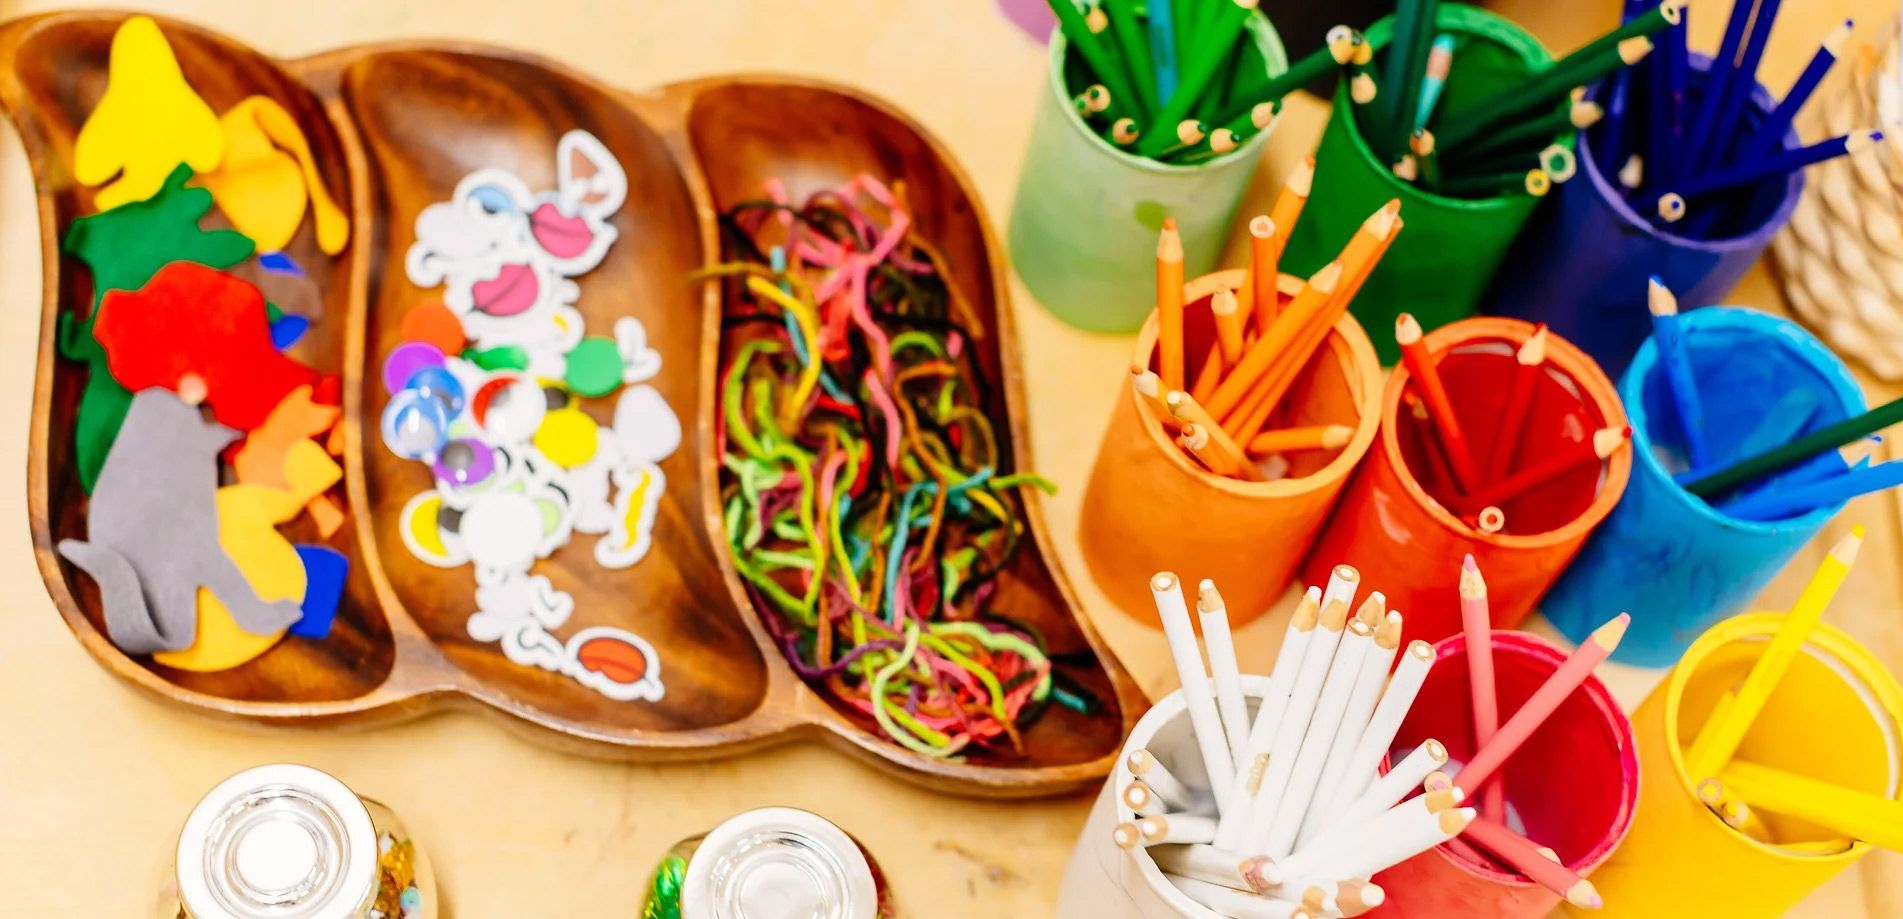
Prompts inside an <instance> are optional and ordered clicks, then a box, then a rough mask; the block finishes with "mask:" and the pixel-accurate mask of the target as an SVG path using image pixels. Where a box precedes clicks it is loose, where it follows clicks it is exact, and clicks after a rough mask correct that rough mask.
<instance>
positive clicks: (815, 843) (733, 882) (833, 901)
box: [681, 807, 879, 919]
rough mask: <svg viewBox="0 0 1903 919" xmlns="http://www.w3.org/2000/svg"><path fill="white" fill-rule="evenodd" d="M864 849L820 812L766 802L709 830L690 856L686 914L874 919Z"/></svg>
mask: <svg viewBox="0 0 1903 919" xmlns="http://www.w3.org/2000/svg"><path fill="white" fill-rule="evenodd" d="M878 896H879V895H878V889H877V887H876V886H875V885H874V884H873V880H872V867H871V866H870V865H868V864H867V863H866V856H865V853H864V852H862V851H860V849H859V845H858V843H855V842H853V840H852V837H850V836H847V835H846V833H845V831H843V830H841V829H840V828H839V827H836V826H834V825H833V824H832V823H831V822H830V821H828V820H826V818H824V817H821V816H819V815H817V814H812V813H808V812H806V811H803V810H796V809H794V808H790V807H766V808H761V809H759V810H753V811H748V812H746V813H744V814H740V815H739V816H736V817H734V818H732V819H730V820H728V821H727V822H725V823H722V824H721V825H720V826H718V827H715V828H714V831H713V832H711V833H708V834H707V838H706V839H704V840H702V841H701V844H700V847H699V848H698V849H696V850H695V851H694V855H693V858H692V859H690V860H689V861H688V863H687V877H686V880H685V882H684V883H683V884H682V890H681V906H682V914H683V915H684V916H685V917H686V919H872V917H873V916H874V915H876V913H877V910H878Z"/></svg>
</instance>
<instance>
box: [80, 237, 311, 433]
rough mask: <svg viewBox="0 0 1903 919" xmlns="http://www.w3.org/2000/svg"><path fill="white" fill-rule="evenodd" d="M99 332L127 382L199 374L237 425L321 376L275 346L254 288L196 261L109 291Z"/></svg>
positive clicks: (144, 384) (152, 382)
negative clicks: (137, 285) (143, 282)
mask: <svg viewBox="0 0 1903 919" xmlns="http://www.w3.org/2000/svg"><path fill="white" fill-rule="evenodd" d="M94 334H95V335H96V336H97V337H98V338H99V343H100V345H101V346H103V347H104V348H105V351H106V366H107V367H108V368H109V369H110V370H111V371H112V375H113V377H114V378H115V379H117V380H118V381H119V382H120V383H121V384H122V385H124V386H125V387H126V388H127V389H130V390H132V391H133V392H138V391H139V390H141V389H147V388H150V387H153V386H163V387H165V388H166V389H170V390H172V391H174V392H179V391H180V385H181V383H183V382H184V381H186V380H187V379H189V378H191V377H197V378H198V379H199V380H202V381H203V382H204V392H205V402H206V403H207V404H208V405H210V406H211V410H212V415H213V416H215V417H216V418H217V419H218V422H219V423H220V424H223V425H225V426H227V427H230V428H234V429H236V430H240V431H249V430H252V429H254V428H256V427H258V426H259V425H261V424H263V423H264V420H265V418H267V417H269V416H270V414H271V409H273V408H275V407H276V406H277V404H278V403H279V402H281V401H283V400H284V396H285V395H286V394H288V393H289V392H290V391H291V390H294V389H296V388H298V387H299V386H317V385H318V384H319V383H320V379H319V375H318V373H317V371H315V370H313V369H311V368H309V367H306V366H304V365H303V364H300V363H298V362H297V361H295V360H293V359H291V358H289V357H285V356H284V355H283V354H282V353H280V352H279V351H278V350H277V348H275V347H273V346H272V344H271V324H270V319H269V317H268V316H267V315H266V313H265V308H264V295H263V294H260V293H259V292H258V289H257V288H256V287H253V286H251V285H250V284H249V283H246V282H245V281H243V280H240V279H238V278H234V277H232V276H231V275H228V274H225V273H224V272H222V271H218V270H216V269H213V268H207V267H205V266H204V265H198V264H194V263H192V262H173V263H172V264H170V265H167V266H165V267H164V268H161V269H159V271H158V273H157V274H154V275H153V276H152V279H151V280H150V281H148V282H146V285H145V287H143V288H141V289H139V290H137V291H123V290H115V291H111V292H109V293H107V294H106V298H105V300H104V301H103V302H101V303H100V306H99V321H98V324H97V325H96V326H95V327H94Z"/></svg>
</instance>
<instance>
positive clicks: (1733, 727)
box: [1685, 526, 1863, 779]
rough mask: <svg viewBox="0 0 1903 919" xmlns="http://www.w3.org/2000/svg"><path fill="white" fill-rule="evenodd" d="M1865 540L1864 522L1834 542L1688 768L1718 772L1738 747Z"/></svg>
mask: <svg viewBox="0 0 1903 919" xmlns="http://www.w3.org/2000/svg"><path fill="white" fill-rule="evenodd" d="M1862 545H1863V527H1861V526H1859V527H1854V528H1852V529H1851V531H1850V535H1848V536H1845V537H1844V538H1843V539H1842V540H1839V541H1838V543H1837V544H1836V545H1835V546H1833V547H1831V550H1830V554H1829V555H1828V556H1826V557H1825V559H1824V563H1823V564H1822V565H1820V566H1818V569H1817V573H1816V574H1815V575H1813V576H1812V577H1811V580H1810V583H1809V584H1807V585H1805V587H1804V592H1803V593H1802V594H1799V595H1798V598H1797V602H1796V603H1793V604H1792V605H1791V612H1790V614H1789V615H1788V616H1786V617H1785V618H1784V622H1783V623H1782V624H1780V625H1779V626H1778V630H1777V634H1776V635H1774V636H1772V638H1771V643H1770V644H1769V645H1767V646H1766V647H1765V649H1764V653H1763V654H1762V655H1760V656H1759V657H1758V659H1757V661H1756V662H1755V663H1753V664H1752V665H1751V671H1750V672H1749V673H1747V674H1746V675H1745V678H1744V682H1742V683H1740V684H1739V686H1738V689H1737V697H1736V700H1735V701H1734V702H1733V703H1732V704H1730V705H1729V706H1727V708H1726V710H1725V712H1724V713H1723V715H1724V717H1722V718H1713V719H1708V720H1706V722H1705V724H1704V726H1703V727H1702V728H1700V729H1699V731H1698V735H1697V736H1696V737H1695V738H1693V740H1692V743H1691V746H1690V747H1689V748H1688V749H1687V750H1686V752H1685V770H1686V772H1688V773H1689V774H1690V775H1691V776H1692V777H1693V778H1694V779H1699V778H1704V777H1705V776H1709V775H1716V774H1717V773H1718V770H1719V768H1721V767H1722V766H1723V765H1724V764H1725V763H1726V762H1728V761H1730V759H1731V757H1732V755H1733V754H1734V753H1736V752H1737V750H1738V744H1739V743H1740V742H1742V741H1743V740H1744V735H1745V732H1746V731H1747V730H1749V729H1750V727H1751V723H1752V722H1753V721H1755V720H1756V719H1757V717H1758V713H1759V712H1760V711H1762V710H1763V709H1764V703H1765V702H1766V701H1768V700H1769V699H1770V698H1771V693H1772V692H1773V691H1775V690H1776V689H1777V684H1778V682H1779V681H1780V680H1782V679H1783V678H1784V674H1785V672H1786V671H1788V670H1789V669H1790V666H1791V662H1792V661H1794V660H1796V658H1797V655H1798V652H1799V651H1800V649H1802V647H1803V645H1804V639H1805V638H1807V637H1809V636H1810V633H1811V631H1812V630H1813V629H1814V628H1816V626H1817V623H1818V621H1819V620H1820V619H1821V618H1822V617H1823V614H1824V609H1825V607H1827V606H1829V605H1830V600H1831V598H1832V597H1834V596H1836V595H1837V589H1838V588H1839V587H1841V586H1843V582H1844V577H1845V576H1846V575H1848V574H1849V573H1850V566H1851V565H1852V564H1854V563H1855V562H1856V560H1857V550H1858V549H1859V548H1860V547H1862Z"/></svg>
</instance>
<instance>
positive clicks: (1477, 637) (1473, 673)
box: [1460, 553, 1506, 819]
mask: <svg viewBox="0 0 1903 919" xmlns="http://www.w3.org/2000/svg"><path fill="white" fill-rule="evenodd" d="M1460 627H1461V632H1462V633H1463V634H1464V635H1466V636H1467V682H1468V685H1469V686H1470V687H1471V689H1472V692H1473V715H1474V749H1476V750H1478V749H1481V748H1483V747H1485V746H1486V745H1487V744H1488V742H1490V741H1492V740H1493V735H1494V734H1495V733H1497V732H1498V731H1499V730H1500V703H1499V700H1498V699H1497V698H1496V697H1495V695H1494V682H1493V614H1492V612H1491V611H1490V610H1489V609H1488V605H1487V581H1486V579H1485V578H1483V577H1481V576H1480V566H1479V565H1477V564H1474V557H1473V555H1472V554H1471V553H1469V554H1468V555H1467V557H1466V558H1465V559H1462V560H1461V563H1460ZM1480 812H1481V813H1483V814H1486V815H1488V816H1490V817H1494V818H1496V819H1498V818H1500V817H1502V816H1504V815H1505V814H1506V783H1505V782H1494V783H1492V784H1489V785H1488V786H1487V787H1486V789H1485V790H1484V792H1483V793H1482V795H1481V798H1480Z"/></svg>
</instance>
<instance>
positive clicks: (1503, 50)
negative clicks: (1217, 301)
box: [1282, 3, 1572, 364]
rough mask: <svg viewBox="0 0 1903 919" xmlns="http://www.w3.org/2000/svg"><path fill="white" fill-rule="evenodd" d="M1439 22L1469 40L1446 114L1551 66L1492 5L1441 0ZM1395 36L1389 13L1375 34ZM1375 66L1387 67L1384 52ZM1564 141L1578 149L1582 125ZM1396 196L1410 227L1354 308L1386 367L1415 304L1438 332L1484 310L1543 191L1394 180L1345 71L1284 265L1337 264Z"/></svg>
mask: <svg viewBox="0 0 1903 919" xmlns="http://www.w3.org/2000/svg"><path fill="white" fill-rule="evenodd" d="M1435 24H1436V26H1437V31H1439V32H1450V33H1454V34H1456V35H1459V36H1462V37H1463V38H1464V40H1463V41H1462V42H1461V45H1460V49H1459V51H1458V52H1457V53H1456V54H1455V55H1454V61H1453V69H1452V71H1451V72H1450V73H1449V74H1448V77H1447V86H1446V88H1445V89H1444V90H1443V91H1442V93H1441V98H1440V104H1439V107H1438V109H1437V111H1439V112H1459V111H1462V110H1463V109H1465V108H1467V107H1469V106H1471V105H1473V104H1474V103H1475V102H1477V101H1479V100H1481V99H1483V98H1485V97H1486V96H1488V95H1491V94H1492V93H1494V92H1495V91H1497V90H1498V89H1499V88H1500V87H1501V86H1504V85H1507V84H1509V83H1511V82H1513V81H1516V80H1521V79H1523V78H1525V77H1526V75H1527V74H1529V73H1534V72H1537V71H1540V70H1544V69H1546V68H1547V67H1550V66H1552V64H1553V56H1552V55H1551V54H1549V53H1547V51H1546V48H1545V47H1544V46H1542V45H1541V44H1540V42H1539V39H1536V38H1534V37H1533V36H1532V35H1531V34H1529V33H1528V32H1527V31H1526V30H1525V29H1522V28H1520V27H1519V26H1517V25H1515V24H1513V23H1512V22H1510V21H1508V20H1507V19H1504V18H1502V17H1500V16H1498V15H1496V14H1494V13H1490V12H1487V11H1486V10H1483V9H1479V8H1477V7H1472V6H1467V5H1465V4H1460V3H1443V4H1441V5H1440V6H1439V8H1438V10H1437V12H1436V16H1435ZM1393 33H1394V17H1393V16H1388V17H1386V18H1384V19H1382V20H1381V21H1379V22H1376V23H1375V24H1374V25H1373V26H1370V27H1369V28H1368V31H1367V39H1368V41H1370V42H1372V43H1373V44H1374V46H1375V48H1376V49H1377V50H1378V49H1380V48H1382V47H1384V46H1385V45H1387V43H1388V40H1389V39H1390V38H1392V37H1393ZM1370 69H1371V70H1373V71H1375V72H1377V73H1378V72H1379V69H1380V61H1379V60H1377V61H1376V62H1375V64H1373V65H1371V66H1370ZM1383 89H1386V87H1383ZM1373 104H1375V105H1379V104H1380V100H1378V99H1377V100H1376V101H1375V102H1374V103H1373ZM1557 140H1558V141H1559V142H1561V143H1563V144H1565V145H1566V146H1567V147H1569V148H1570V147H1571V146H1572V133H1571V132H1570V131H1569V132H1567V133H1566V134H1565V135H1563V136H1561V137H1559V138H1557ZM1531 166H1532V164H1531V163H1528V168H1531ZM1393 198H1399V199H1401V220H1402V221H1403V222H1404V223H1405V226H1404V227H1403V229H1402V230H1401V234H1400V235H1399V236H1397V237H1395V239H1394V242H1393V244H1392V245H1391V246H1390V247H1389V248H1388V252H1387V256H1386V257H1384V258H1383V259H1382V260H1381V264H1380V265H1379V266H1378V267H1376V268H1375V270H1374V273H1373V274H1371V275H1369V277H1368V282H1367V284H1366V285H1365V286H1364V287H1362V288H1361V293H1360V294H1358V295H1357V296H1356V297H1355V301H1354V303H1353V304H1352V305H1351V306H1350V310H1351V311H1352V312H1353V313H1354V314H1355V318H1356V319H1359V320H1360V321H1361V325H1362V327H1363V328H1366V329H1367V330H1368V337H1369V338H1372V339H1374V346H1375V352H1376V353H1377V354H1379V355H1380V357H1381V363H1383V364H1392V363H1394V362H1395V360H1396V359H1397V358H1398V357H1399V356H1400V351H1399V350H1398V349H1397V348H1396V347H1395V344H1394V335H1393V333H1392V331H1391V330H1392V329H1393V328H1394V317H1396V316H1398V315H1400V314H1401V313H1413V314H1414V317H1415V318H1416V319H1419V320H1420V322H1421V325H1422V326H1423V327H1424V328H1426V329H1427V330H1428V331H1432V330H1434V329H1435V328H1437V327H1439V326H1443V325H1446V324H1447V323H1449V322H1453V321H1454V320H1456V319H1464V318H1466V317H1468V316H1471V315H1473V314H1474V312H1475V310H1476V307H1477V306H1478V304H1479V302H1480V298H1481V296H1482V295H1483V294H1485V293H1486V291H1487V285H1488V284H1489V283H1490V282H1491V281H1492V280H1493V273H1494V271H1495V269H1497V268H1498V267H1499V266H1500V261H1501V259H1503V258H1504V257H1505V256H1506V253H1507V248H1508V247H1509V246H1510V245H1511V244H1512V243H1513V239H1514V237H1515V236H1518V235H1519V233H1520V227H1521V226H1522V225H1524V224H1525V223H1526V219H1527V217H1528V216H1530V215H1531V214H1532V213H1533V207H1534V206H1535V205H1536V204H1538V203H1539V200H1540V199H1538V198H1535V197H1533V196H1531V195H1527V194H1517V193H1516V194H1512V195H1508V196H1504V197H1497V198H1472V199H1469V198H1450V197H1445V196H1442V195H1437V194H1432V193H1430V192H1427V191H1424V190H1422V189H1420V188H1418V187H1416V186H1414V185H1411V184H1409V183H1407V182H1403V181H1401V180H1400V179H1397V178H1395V177H1394V173H1393V171H1392V170H1391V169H1390V168H1389V166H1388V165H1386V164H1383V163H1381V162H1380V161H1378V160H1376V159H1375V156H1374V151H1372V150H1370V149H1369V148H1368V142H1367V141H1366V140H1365V139H1363V138H1362V136H1361V130H1360V128H1359V126H1358V125H1357V124H1356V121H1355V114H1354V102H1353V101H1351V100H1350V99H1349V98H1348V81H1346V80H1343V81H1341V85H1340V86H1339V87H1337V88H1336V91H1335V105H1334V111H1333V113H1332V114H1331V115H1330V117H1329V119H1328V128H1327V130H1326V131H1325V132H1323V134H1322V141H1321V146H1320V147H1319V148H1317V149H1316V151H1315V184H1314V186H1313V188H1312V189H1311V190H1310V192H1309V197H1308V204H1307V206H1306V207H1305V208H1304V209H1303V210H1302V219H1301V220H1300V221H1299V222H1297V223H1296V224H1295V230H1294V233H1293V235H1292V236H1291V238H1290V239H1289V246H1288V252H1287V254H1286V255H1285V256H1284V257H1283V259H1282V270H1283V271H1285V272H1289V273H1293V274H1296V275H1299V276H1307V275H1309V274H1312V273H1314V272H1315V271H1316V270H1318V269H1320V268H1321V267H1322V266H1323V265H1326V264H1328V262H1329V260H1331V259H1333V258H1334V257H1335V256H1336V255H1337V254H1338V253H1339V252H1340V251H1341V248H1342V246H1344V245H1346V244H1347V243H1348V239H1349V237H1351V236H1353V235H1354V232H1355V230H1356V229H1358V228H1359V227H1360V226H1361V222H1362V221H1363V220H1366V219H1367V217H1368V215H1369V214H1372V213H1374V211H1375V209H1377V208H1379V207H1381V206H1382V205H1383V204H1386V203H1387V202H1388V201H1389V200H1390V199H1393Z"/></svg>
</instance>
